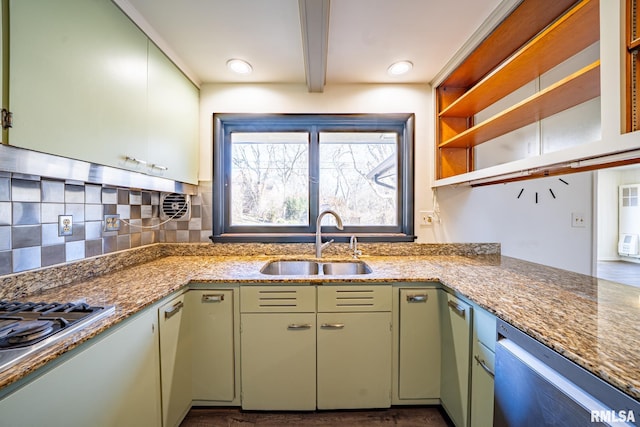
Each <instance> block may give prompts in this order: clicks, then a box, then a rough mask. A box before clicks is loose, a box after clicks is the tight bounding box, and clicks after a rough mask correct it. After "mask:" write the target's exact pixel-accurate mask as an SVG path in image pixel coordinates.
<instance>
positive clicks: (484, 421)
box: [471, 306, 496, 427]
mask: <svg viewBox="0 0 640 427" xmlns="http://www.w3.org/2000/svg"><path fill="white" fill-rule="evenodd" d="M495 345H496V317H495V316H494V315H492V314H490V313H489V312H487V311H486V310H484V309H482V308H480V307H477V306H474V307H473V347H472V348H473V360H472V361H471V427H483V426H490V425H493V376H494V372H495V364H494V362H495Z"/></svg>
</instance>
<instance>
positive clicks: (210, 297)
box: [202, 294, 224, 302]
mask: <svg viewBox="0 0 640 427" xmlns="http://www.w3.org/2000/svg"><path fill="white" fill-rule="evenodd" d="M222 301H224V294H205V295H202V302H222Z"/></svg>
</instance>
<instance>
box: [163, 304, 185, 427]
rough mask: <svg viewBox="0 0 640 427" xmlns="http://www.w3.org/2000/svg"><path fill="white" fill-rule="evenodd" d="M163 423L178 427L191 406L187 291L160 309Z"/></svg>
mask: <svg viewBox="0 0 640 427" xmlns="http://www.w3.org/2000/svg"><path fill="white" fill-rule="evenodd" d="M158 324H159V328H160V380H161V384H162V425H163V426H164V427H176V426H178V425H180V422H182V419H183V418H184V416H185V415H186V414H187V412H188V411H189V409H191V357H190V355H191V349H190V331H189V322H188V321H187V316H186V315H185V294H184V293H183V294H182V295H179V296H177V297H175V298H173V299H172V300H171V301H169V302H167V303H166V304H164V305H162V306H160V308H159V309H158Z"/></svg>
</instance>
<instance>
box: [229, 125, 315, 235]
mask: <svg viewBox="0 0 640 427" xmlns="http://www.w3.org/2000/svg"><path fill="white" fill-rule="evenodd" d="M308 140H309V136H308V134H307V133H285V132H279V133H258V132H256V133H248V132H247V133H245V132H242V133H233V134H232V135H231V141H232V147H233V148H232V155H231V162H232V173H231V176H232V183H231V185H232V187H231V204H232V210H231V219H232V220H231V223H232V224H233V225H251V224H253V225H255V224H259V225H282V224H293V225H306V224H308V223H309V209H308V206H309V186H308V176H309V167H308V165H309V153H308V151H309V150H308V145H309V143H308Z"/></svg>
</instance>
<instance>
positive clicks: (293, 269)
mask: <svg viewBox="0 0 640 427" xmlns="http://www.w3.org/2000/svg"><path fill="white" fill-rule="evenodd" d="M260 272H261V273H262V274H269V275H274V276H315V275H325V276H339V275H348V274H369V273H371V267H369V266H368V265H367V264H366V263H364V262H362V261H330V262H321V261H310V260H277V261H269V262H268V263H266V264H265V265H264V266H263V267H262V269H260Z"/></svg>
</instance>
